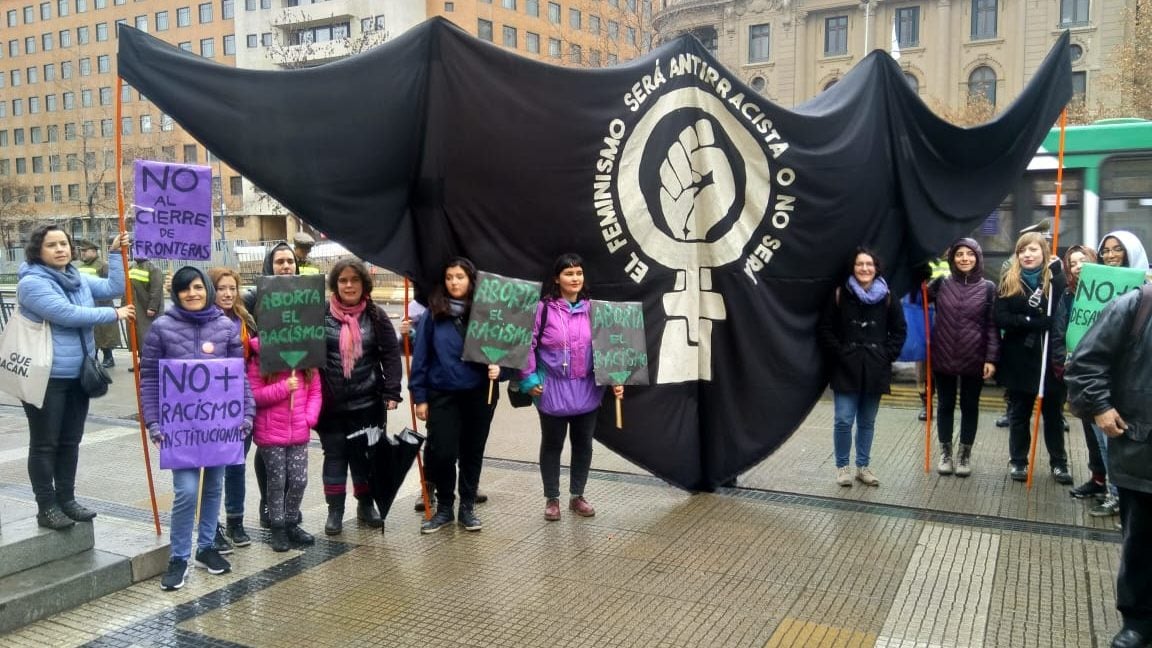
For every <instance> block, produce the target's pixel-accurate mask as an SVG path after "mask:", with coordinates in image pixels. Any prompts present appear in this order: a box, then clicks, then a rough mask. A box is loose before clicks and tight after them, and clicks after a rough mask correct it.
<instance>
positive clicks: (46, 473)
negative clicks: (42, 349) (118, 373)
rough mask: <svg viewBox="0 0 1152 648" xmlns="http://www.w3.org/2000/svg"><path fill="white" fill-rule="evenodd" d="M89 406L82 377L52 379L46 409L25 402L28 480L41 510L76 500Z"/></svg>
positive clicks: (48, 389) (46, 399)
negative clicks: (81, 380)
mask: <svg viewBox="0 0 1152 648" xmlns="http://www.w3.org/2000/svg"><path fill="white" fill-rule="evenodd" d="M88 403H89V398H88V394H87V393H85V391H84V388H82V387H81V386H80V379H79V378H50V379H49V380H48V388H47V390H46V391H45V392H44V404H43V407H35V406H33V405H29V404H28V403H23V405H24V414H25V415H26V416H27V417H28V481H30V482H32V492H33V493H34V494H35V496H36V505H37V507H39V509H40V511H44V510H46V509H48V508H50V507H52V506H53V505H54V504H58V503H62V502H71V501H72V500H74V499H76V464H77V463H78V462H79V458H80V440H81V439H82V438H83V437H84V421H85V420H86V419H87V418H88Z"/></svg>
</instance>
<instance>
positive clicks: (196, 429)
mask: <svg viewBox="0 0 1152 648" xmlns="http://www.w3.org/2000/svg"><path fill="white" fill-rule="evenodd" d="M245 384H246V383H245V376H244V359H243V358H210V359H192V360H161V361H160V430H161V431H162V432H163V433H164V438H163V439H162V440H161V442H160V468H161V469H163V470H172V469H176V468H207V467H211V466H231V465H235V464H242V463H244V430H243V423H244V401H245V394H244V386H245Z"/></svg>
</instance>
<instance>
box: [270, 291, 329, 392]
mask: <svg viewBox="0 0 1152 648" xmlns="http://www.w3.org/2000/svg"><path fill="white" fill-rule="evenodd" d="M325 302H326V300H325V298H324V277H323V276H322V275H288V276H278V277H260V278H259V279H257V280H256V328H257V329H258V332H259V337H260V371H261V372H262V373H265V374H273V373H279V372H282V371H291V370H293V369H310V368H313V367H321V366H323V365H324V361H325V354H326V353H327V348H326V346H325V341H324V304H325Z"/></svg>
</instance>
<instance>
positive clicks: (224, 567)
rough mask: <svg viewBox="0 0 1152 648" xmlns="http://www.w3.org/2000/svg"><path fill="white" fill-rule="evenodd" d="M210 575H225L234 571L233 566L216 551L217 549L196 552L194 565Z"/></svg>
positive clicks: (211, 548)
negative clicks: (205, 570)
mask: <svg viewBox="0 0 1152 648" xmlns="http://www.w3.org/2000/svg"><path fill="white" fill-rule="evenodd" d="M192 564H194V565H196V566H197V567H200V568H202V569H207V570H208V573H209V574H225V573H228V572H230V571H232V565H231V564H230V563H229V562H228V561H227V560H224V557H223V556H221V555H220V553H219V552H217V551H216V548H215V547H209V548H207V549H200V550H198V551H197V552H196V560H195V561H194V562H193V563H192Z"/></svg>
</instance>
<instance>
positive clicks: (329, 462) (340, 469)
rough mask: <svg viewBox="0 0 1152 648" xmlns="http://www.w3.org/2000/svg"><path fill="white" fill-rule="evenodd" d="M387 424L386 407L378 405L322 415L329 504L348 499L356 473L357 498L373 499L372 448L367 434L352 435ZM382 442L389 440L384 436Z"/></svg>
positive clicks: (320, 427) (320, 424)
mask: <svg viewBox="0 0 1152 648" xmlns="http://www.w3.org/2000/svg"><path fill="white" fill-rule="evenodd" d="M372 426H376V427H379V428H381V430H383V429H384V427H385V418H384V407H383V406H375V407H369V408H366V409H359V410H351V411H346V412H339V411H337V412H327V413H324V414H321V415H320V421H319V422H317V423H316V432H318V433H319V434H320V446H321V447H322V448H324V468H323V471H322V475H321V478H322V479H323V481H324V495H325V496H326V498H327V499H328V501H329V503H335V502H336V500H337V499H338V500H339V501H340V502H343V501H344V495H345V493H346V492H347V481H348V474H349V473H351V474H352V493H353V494H354V495H355V496H356V497H357V499H361V500H363V499H365V498H370V497H371V496H372V486H371V484H370V483H369V481H368V479H369V476H370V471H371V469H372V461H371V458H372V452H373V451H374V450H373V448H372V447H369V445H368V437H367V436H366V435H363V434H361V435H358V436H354V437H352V438H351V439H349V438H348V435H349V434H352V433H354V432H358V431H360V430H363V429H365V428H369V427H372ZM380 443H387V441H384V440H383V439H381V441H380Z"/></svg>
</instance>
